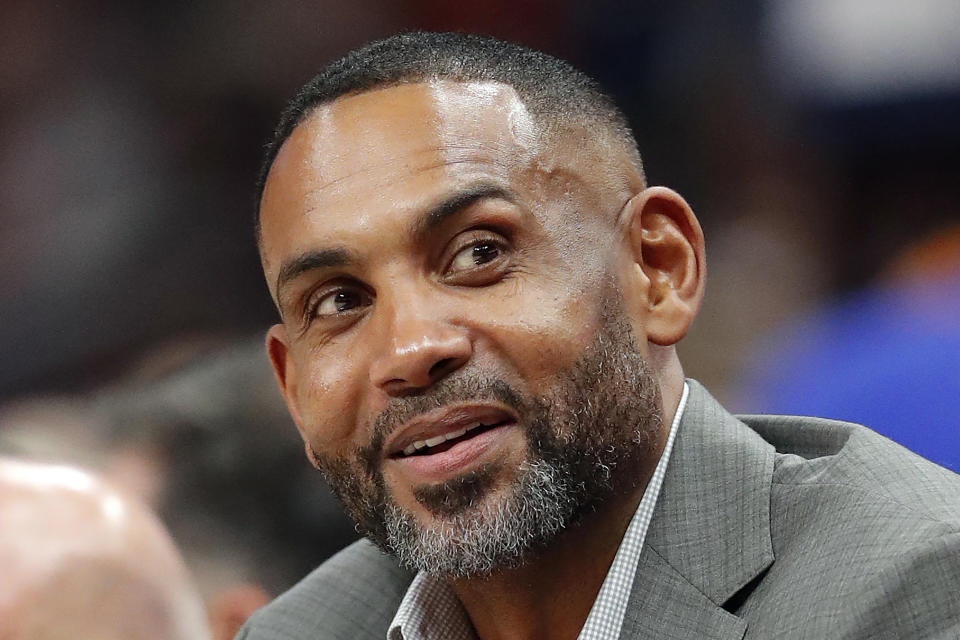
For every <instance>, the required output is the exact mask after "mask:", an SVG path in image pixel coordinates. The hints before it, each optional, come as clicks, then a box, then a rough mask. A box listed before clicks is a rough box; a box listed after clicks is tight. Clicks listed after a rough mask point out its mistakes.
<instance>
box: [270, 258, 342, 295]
mask: <svg viewBox="0 0 960 640" xmlns="http://www.w3.org/2000/svg"><path fill="white" fill-rule="evenodd" d="M350 262H353V258H352V257H351V256H350V252H349V251H347V250H346V249H341V248H339V247H337V248H333V249H322V250H320V251H308V252H306V253H301V254H300V255H298V256H295V257H294V258H291V259H290V260H286V261H285V262H284V263H283V265H282V266H281V267H280V273H279V274H278V275H277V300H280V299H281V298H282V297H283V296H282V295H281V290H282V289H283V287H284V286H285V285H286V284H287V283H288V282H290V281H291V280H295V279H296V278H298V277H299V276H300V275H301V274H303V273H306V272H307V271H313V270H314V269H326V268H329V267H342V266H343V265H345V264H348V263H350Z"/></svg>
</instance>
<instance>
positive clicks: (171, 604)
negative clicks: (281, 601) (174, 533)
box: [0, 458, 209, 640]
mask: <svg viewBox="0 0 960 640" xmlns="http://www.w3.org/2000/svg"><path fill="white" fill-rule="evenodd" d="M0 566H2V567H3V580H2V581H0V638H3V639H4V640H55V639H58V638H64V639H66V638H71V639H74V640H94V639H96V640H112V639H114V638H116V639H117V640H120V639H121V638H122V639H125V640H180V639H183V640H188V639H189V640H193V639H197V640H202V639H203V638H208V637H209V634H208V630H207V626H206V617H205V613H204V611H203V604H202V602H201V600H200V598H199V595H198V594H197V593H196V591H195V589H194V587H193V585H192V583H191V581H190V577H189V575H188V573H187V570H186V568H185V567H184V565H183V562H182V560H181V559H180V556H179V554H178V553H177V551H176V549H175V548H174V546H173V543H172V541H171V540H170V538H169V536H168V535H167V533H166V531H164V529H163V528H162V526H161V525H160V523H159V522H158V521H157V520H156V518H154V516H153V515H152V514H150V513H149V512H148V511H147V510H146V509H145V508H143V507H142V506H140V505H139V504H137V503H136V502H134V501H132V500H129V499H127V498H126V497H125V496H124V495H123V494H121V493H119V492H118V491H116V490H115V489H113V488H111V487H109V486H108V485H106V484H104V483H103V482H102V481H100V480H99V479H97V478H95V477H94V476H92V475H89V474H87V473H86V472H82V471H79V470H77V469H73V468H70V467H63V466H54V465H42V464H36V463H27V462H21V461H17V460H12V459H5V458H0Z"/></svg>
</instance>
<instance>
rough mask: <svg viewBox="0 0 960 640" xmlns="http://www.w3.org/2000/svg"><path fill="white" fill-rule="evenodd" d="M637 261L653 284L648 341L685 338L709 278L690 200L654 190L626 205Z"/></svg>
mask: <svg viewBox="0 0 960 640" xmlns="http://www.w3.org/2000/svg"><path fill="white" fill-rule="evenodd" d="M624 215H625V220H624V222H625V223H626V224H627V226H628V234H629V242H630V248H631V251H632V255H633V261H634V262H635V264H636V265H637V266H638V267H639V268H640V269H641V270H642V271H643V273H644V275H645V276H646V278H647V280H648V281H649V286H648V288H647V294H646V306H647V311H646V321H645V323H644V324H645V330H646V333H647V339H648V340H649V341H650V342H652V343H654V344H658V345H663V346H668V345H672V344H675V343H677V342H679V341H680V339H681V338H683V336H685V335H686V333H687V330H688V329H689V328H690V325H691V323H692V322H693V318H694V316H696V314H697V311H698V309H699V307H700V301H701V300H702V298H703V288H704V283H705V277H706V260H705V257H704V241H703V231H702V230H701V228H700V223H699V222H698V221H697V218H696V216H695V215H694V214H693V211H692V210H691V209H690V206H689V205H688V204H687V203H686V201H685V200H684V199H683V198H682V197H680V195H679V194H677V193H676V192H674V191H672V190H670V189H667V188H665V187H650V188H649V189H645V190H644V191H642V192H641V193H639V194H637V195H636V196H635V197H634V198H633V199H632V200H631V201H630V202H629V203H628V204H627V207H625V211H624Z"/></svg>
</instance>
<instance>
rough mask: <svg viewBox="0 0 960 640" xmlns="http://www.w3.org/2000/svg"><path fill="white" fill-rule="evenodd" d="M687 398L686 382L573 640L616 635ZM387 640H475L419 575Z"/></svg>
mask: <svg viewBox="0 0 960 640" xmlns="http://www.w3.org/2000/svg"><path fill="white" fill-rule="evenodd" d="M689 392H690V389H689V387H688V386H687V383H686V382H684V383H683V393H682V394H681V396H680V402H679V404H678V405H677V411H676V413H675V414H674V416H673V422H672V424H671V425H670V433H669V435H668V436H667V442H666V444H665V445H664V447H663V453H662V454H661V455H660V460H659V461H658V462H657V468H656V469H655V470H654V472H653V475H652V476H651V477H650V481H649V482H648V483H647V488H646V489H645V490H644V492H643V498H641V500H640V504H639V506H637V510H636V512H635V513H634V515H633V519H632V520H631V521H630V524H629V525H628V526H627V530H626V532H625V533H624V535H623V539H622V540H621V542H620V547H619V548H618V549H617V555H616V556H615V557H614V559H613V563H612V564H611V565H610V569H609V570H608V571H607V576H606V578H605V579H604V581H603V585H602V586H601V587H600V591H599V593H598V594H597V598H596V600H594V602H593V607H592V608H591V609H590V613H589V614H588V615H587V620H586V622H584V624H583V628H582V629H581V630H580V635H579V636H578V637H577V640H606V639H608V638H616V637H618V636H619V635H620V627H621V626H622V624H623V617H624V614H625V613H626V611H627V603H628V602H629V600H630V591H631V588H632V586H633V578H634V575H635V574H636V570H637V562H638V561H639V559H640V552H641V551H642V550H643V541H644V538H645V537H646V535H647V529H648V528H649V526H650V519H651V518H652V517H653V509H654V507H655V506H656V504H657V498H658V497H659V495H660V487H661V486H662V485H663V477H664V475H665V474H666V471H667V464H668V462H669V460H670V453H671V452H672V451H673V443H674V440H675V439H676V435H677V429H678V428H679V426H680V419H681V418H682V417H683V410H684V408H686V405H687V396H688V395H689ZM387 640H476V635H475V634H474V631H473V625H472V624H471V623H470V618H469V617H468V616H467V612H466V611H465V610H464V608H463V605H461V604H460V601H459V600H458V599H457V596H456V594H455V593H454V592H453V589H451V588H450V587H449V586H448V585H447V584H446V582H444V581H443V580H442V579H439V578H437V577H434V576H430V575H428V574H425V573H422V572H421V573H418V574H417V575H416V577H415V578H414V579H413V582H412V583H411V584H410V586H409V588H408V589H407V593H406V595H404V597H403V600H402V601H401V602H400V606H399V607H398V608H397V613H396V615H395V616H394V617H393V621H392V622H391V623H390V627H389V629H388V631H387Z"/></svg>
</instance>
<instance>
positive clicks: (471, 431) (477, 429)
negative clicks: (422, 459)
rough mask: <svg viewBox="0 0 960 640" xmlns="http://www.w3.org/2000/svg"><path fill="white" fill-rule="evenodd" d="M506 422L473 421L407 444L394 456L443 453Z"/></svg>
mask: <svg viewBox="0 0 960 640" xmlns="http://www.w3.org/2000/svg"><path fill="white" fill-rule="evenodd" d="M506 422H507V420H502V421H500V422H496V423H492V424H484V423H482V422H475V423H473V424H471V425H469V426H466V427H464V428H462V429H458V430H456V431H451V432H450V433H445V434H441V435H438V436H435V437H433V438H428V439H426V440H417V441H415V442H411V443H410V444H408V445H407V446H406V448H405V449H404V450H403V451H401V452H399V453H397V454H396V455H395V456H394V457H397V458H408V457H415V456H428V455H433V454H436V453H443V452H444V451H447V450H449V449H451V448H453V447H454V446H456V445H457V444H459V443H461V442H464V441H466V440H469V439H471V438H474V437H476V436H478V435H480V434H481V433H484V432H486V431H489V430H491V429H493V428H495V427H499V426H500V425H502V424H505V423H506Z"/></svg>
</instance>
